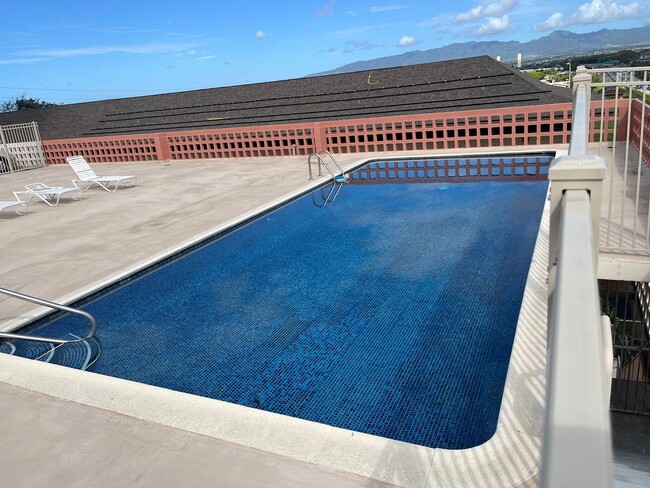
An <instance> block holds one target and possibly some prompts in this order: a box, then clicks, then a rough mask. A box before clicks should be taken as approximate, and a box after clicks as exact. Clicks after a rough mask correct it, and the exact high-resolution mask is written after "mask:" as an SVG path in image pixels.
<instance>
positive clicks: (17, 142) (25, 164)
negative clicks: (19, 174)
mask: <svg viewBox="0 0 650 488" xmlns="http://www.w3.org/2000/svg"><path fill="white" fill-rule="evenodd" d="M44 166H45V152H44V151H43V143H42V141H41V135H40V133H39V132H38V124H37V123H36V122H29V123H27V124H15V125H4V126H0V174H5V173H13V172H14V171H23V170H27V169H34V168H42V167H44Z"/></svg>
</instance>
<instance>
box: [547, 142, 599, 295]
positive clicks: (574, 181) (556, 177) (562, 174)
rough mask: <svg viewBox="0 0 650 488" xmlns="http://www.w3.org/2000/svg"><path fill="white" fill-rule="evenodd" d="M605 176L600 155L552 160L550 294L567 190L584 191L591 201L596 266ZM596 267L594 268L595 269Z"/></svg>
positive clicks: (584, 155) (550, 176) (549, 253)
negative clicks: (561, 215)
mask: <svg viewBox="0 0 650 488" xmlns="http://www.w3.org/2000/svg"><path fill="white" fill-rule="evenodd" d="M604 178H605V161H604V160H603V158H601V157H600V156H594V155H590V154H589V155H588V154H583V155H580V156H572V155H568V156H560V157H558V158H555V159H554V160H553V162H552V163H551V167H550V169H549V171H548V179H549V180H550V181H551V222H550V236H549V252H548V260H549V294H551V293H552V291H553V289H554V286H553V285H554V283H553V282H552V278H553V275H554V273H553V267H554V266H555V265H556V264H557V243H558V234H559V226H560V211H561V208H560V205H561V202H562V196H563V195H564V192H565V191H566V190H587V192H589V196H590V202H591V225H592V240H593V243H594V249H595V252H594V255H593V256H592V258H593V262H594V266H597V265H598V243H599V235H600V206H601V201H602V194H603V179H604ZM596 269H597V268H596Z"/></svg>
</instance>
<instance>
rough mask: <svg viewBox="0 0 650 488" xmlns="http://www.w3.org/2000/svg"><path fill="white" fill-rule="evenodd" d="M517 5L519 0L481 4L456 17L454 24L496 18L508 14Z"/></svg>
mask: <svg viewBox="0 0 650 488" xmlns="http://www.w3.org/2000/svg"><path fill="white" fill-rule="evenodd" d="M518 4H519V0H497V1H496V2H489V3H482V4H481V5H478V6H476V7H474V8H473V9H470V10H469V11H467V12H463V13H462V14H458V15H456V17H455V18H454V22H455V23H460V22H469V21H472V20H476V19H482V18H485V17H493V18H494V17H496V16H498V15H503V14H506V13H508V12H510V11H511V10H512V9H513V8H515V7H516V6H517V5H518Z"/></svg>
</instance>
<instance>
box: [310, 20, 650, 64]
mask: <svg viewBox="0 0 650 488" xmlns="http://www.w3.org/2000/svg"><path fill="white" fill-rule="evenodd" d="M645 46H650V25H647V26H645V27H637V28H633V29H601V30H599V31H596V32H588V33H586V34H574V33H573V32H569V31H565V30H557V31H553V32H552V33H550V34H548V35H547V36H543V37H540V38H539V39H534V40H532V41H528V42H519V41H505V42H502V41H479V42H477V41H472V42H463V43H455V44H449V45H447V46H443V47H437V48H434V49H427V50H426V51H420V50H415V51H409V52H406V53H403V54H397V55H395V56H385V57H381V58H375V59H370V60H367V61H357V62H355V63H350V64H346V65H344V66H341V67H339V68H336V69H333V70H331V71H325V72H322V73H316V74H317V75H329V74H334V73H349V72H351V71H362V70H369V69H379V68H391V67H394V66H404V65H409V64H420V63H431V62H433V61H445V60H448V59H459V58H469V57H472V56H482V55H488V56H492V57H494V58H496V57H497V56H500V58H501V61H503V62H505V63H507V62H514V61H515V60H516V59H517V54H518V53H521V54H522V58H523V59H524V60H525V61H526V60H527V61H530V60H531V59H539V58H548V57H554V56H566V55H574V54H590V53H595V52H598V51H615V50H620V49H624V48H627V47H645Z"/></svg>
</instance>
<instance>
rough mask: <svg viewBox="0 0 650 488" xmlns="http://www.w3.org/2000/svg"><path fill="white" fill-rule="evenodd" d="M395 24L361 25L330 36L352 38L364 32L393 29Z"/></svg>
mask: <svg viewBox="0 0 650 488" xmlns="http://www.w3.org/2000/svg"><path fill="white" fill-rule="evenodd" d="M394 26H395V24H375V25H362V26H359V27H352V28H350V29H344V30H339V31H334V32H332V35H334V36H337V37H354V36H358V35H360V34H365V33H366V32H369V31H373V30H377V29H388V28H390V27H394Z"/></svg>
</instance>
